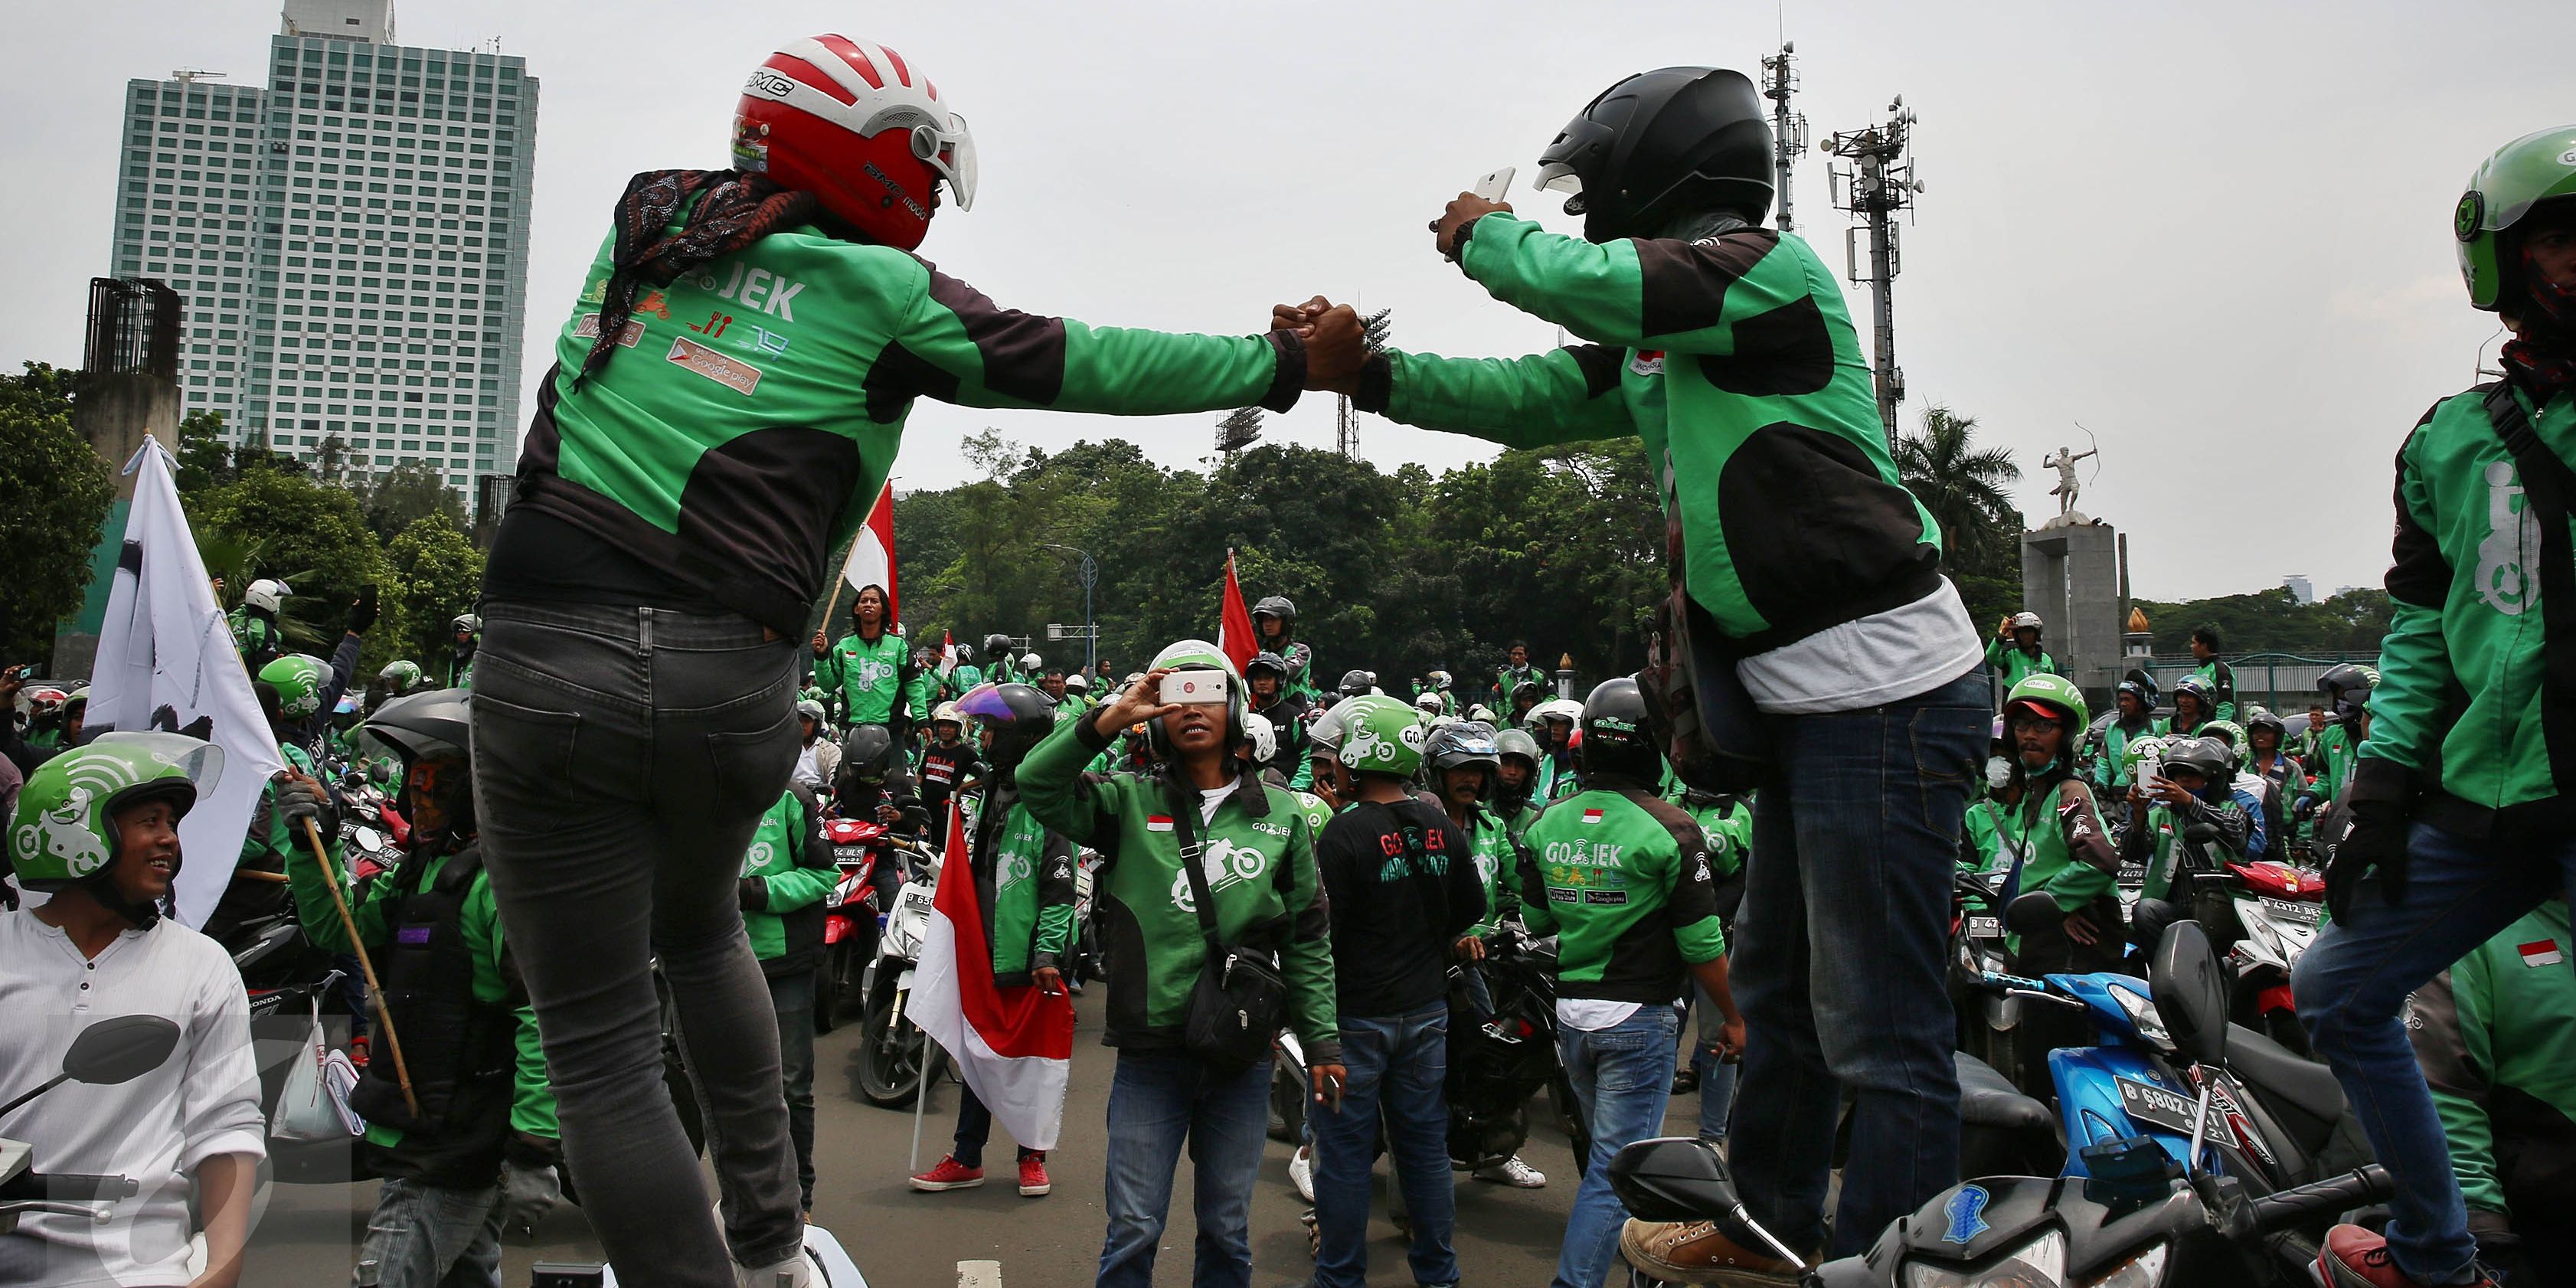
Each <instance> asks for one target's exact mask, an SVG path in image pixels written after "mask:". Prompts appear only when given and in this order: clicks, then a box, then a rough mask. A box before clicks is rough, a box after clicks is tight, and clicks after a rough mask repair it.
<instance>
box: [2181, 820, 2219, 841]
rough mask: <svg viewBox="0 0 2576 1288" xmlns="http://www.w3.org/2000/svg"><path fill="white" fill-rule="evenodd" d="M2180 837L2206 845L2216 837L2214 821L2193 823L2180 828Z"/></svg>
mask: <svg viewBox="0 0 2576 1288" xmlns="http://www.w3.org/2000/svg"><path fill="white" fill-rule="evenodd" d="M2182 839H2184V840H2186V841H2189V842H2191V843H2192V844H2194V845H2207V844H2209V843H2210V842H2212V841H2215V840H2217V839H2218V825H2217V824H2216V823H2194V824H2192V825H2190V826H2188V827H2186V828H2184V829H2183V830H2182Z"/></svg>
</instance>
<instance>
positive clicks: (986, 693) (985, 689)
mask: <svg viewBox="0 0 2576 1288" xmlns="http://www.w3.org/2000/svg"><path fill="white" fill-rule="evenodd" d="M954 705H955V706H956V708H957V714H959V715H963V716H973V717H974V718H976V719H978V720H999V721H1003V722H1005V723H1007V722H1009V721H1012V720H1017V719H1019V715H1018V713H1016V712H1014V711H1012V710H1011V704H1010V703H1008V702H1006V701H1004V700H1003V699H1002V686H1001V685H998V684H979V685H976V686H975V687H974V688H971V689H968V690H967V691H966V692H965V693H964V694H963V695H961V696H960V697H959V698H958V699H957V701H956V703H955V704H954Z"/></svg>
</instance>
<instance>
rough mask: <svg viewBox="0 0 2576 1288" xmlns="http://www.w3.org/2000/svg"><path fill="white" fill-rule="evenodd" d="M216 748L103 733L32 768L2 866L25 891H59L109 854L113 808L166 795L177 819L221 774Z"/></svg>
mask: <svg viewBox="0 0 2576 1288" xmlns="http://www.w3.org/2000/svg"><path fill="white" fill-rule="evenodd" d="M223 765H224V753H223V749H222V748H220V747H217V746H215V745H214V744H213V743H210V742H205V741H201V740H199V739H196V738H190V737H188V736H186V735H184V734H175V733H106V734H101V735H99V736H98V738H97V740H96V741H93V742H91V743H89V744H88V745H87V746H82V747H75V748H73V749H72V750H70V751H67V752H64V753H63V754H61V755H59V756H56V757H54V758H53V759H51V760H48V761H46V762H45V763H44V764H42V765H39V766H37V767H36V772H35V773H34V774H32V775H30V776H29V777H28V779H27V785H26V786H25V787H24V788H23V789H21V790H20V791H19V793H18V813H17V817H16V818H14V819H12V820H11V821H10V825H9V867H10V869H11V870H12V871H13V872H15V873H16V875H17V878H18V884H19V885H20V886H23V887H25V888H26V889H29V890H61V889H64V888H65V887H68V886H73V885H77V884H79V883H80V882H82V881H85V880H88V879H89V878H91V877H93V876H95V875H97V874H98V873H100V872H101V871H104V870H105V869H106V868H107V866H108V864H109V862H110V861H111V860H113V859H114V858H115V857H116V824H115V816H116V813H117V811H119V810H122V809H124V808H125V807H127V806H129V805H133V804H136V803H138V802H142V801H147V800H152V799H155V798H158V797H166V798H168V799H169V801H170V802H171V805H172V806H173V808H175V809H176V810H177V811H178V812H179V813H180V814H181V815H182V816H184V815H186V813H187V812H188V808H189V807H190V806H192V805H194V804H196V803H197V797H198V795H199V794H200V793H202V792H205V791H208V790H211V789H212V788H213V787H214V785H215V780H216V779H218V778H219V777H221V776H222V774H223Z"/></svg>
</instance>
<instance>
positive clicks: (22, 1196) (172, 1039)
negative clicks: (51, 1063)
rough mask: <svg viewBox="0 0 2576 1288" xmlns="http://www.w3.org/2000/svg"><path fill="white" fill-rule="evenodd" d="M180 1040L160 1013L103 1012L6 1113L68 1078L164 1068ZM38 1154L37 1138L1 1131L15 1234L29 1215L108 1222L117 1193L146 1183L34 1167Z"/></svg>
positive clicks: (6, 1202)
mask: <svg viewBox="0 0 2576 1288" xmlns="http://www.w3.org/2000/svg"><path fill="white" fill-rule="evenodd" d="M178 1047H179V1026H178V1025H177V1024H176V1023H174V1022H172V1021H170V1020H168V1019H165V1018H163V1017H161V1016H158V1015H120V1016H116V1017H114V1018H111V1019H104V1020H100V1021H98V1022H97V1023H95V1024H92V1025H90V1026H89V1027H88V1028H85V1029H82V1030H81V1032H80V1036H78V1037H75V1038H73V1039H72V1042H71V1046H70V1047H69V1048H68V1049H67V1050H65V1051H64V1052H63V1064H62V1072H61V1073H60V1074H59V1075H57V1076H55V1077H53V1078H50V1079H48V1080H46V1081H45V1082H43V1083H41V1084H39V1085H38V1086H37V1087H35V1088H34V1089H33V1090H31V1091H28V1092H26V1093H25V1094H23V1095H20V1096H19V1097H17V1098H16V1099H14V1100H11V1101H10V1102H9V1103H8V1104H6V1105H0V1118H5V1117H7V1116H8V1115H10V1114H12V1113H14V1112H16V1111H17V1110H18V1108H19V1107H20V1106H22V1105H24V1104H26V1103H27V1102H28V1101H31V1100H34V1099H35V1098H36V1097H38V1096H41V1095H43V1094H45V1093H46V1092H48V1091H51V1090H53V1089H54V1088H56V1087H59V1086H61V1085H63V1084H64V1083H66V1082H79V1083H86V1084H88V1085H90V1086H94V1087H112V1086H115V1085H117V1084H119V1083H126V1082H132V1081H134V1080H135V1079H136V1078H140V1077H142V1076H143V1075H145V1074H147V1073H150V1072H152V1071H153V1070H154V1069H158V1068H160V1067H161V1066H162V1065H163V1064H164V1063H166V1062H167V1061H168V1060H169V1059H170V1053H171V1052H173V1051H175V1050H177V1049H178ZM34 1161H35V1146H34V1145H32V1144H30V1143H28V1142H26V1141H21V1140H6V1139H0V1235H9V1234H15V1233H16V1232H17V1230H18V1222H19V1221H21V1220H23V1219H25V1218H27V1217H31V1216H64V1217H71V1218H74V1219H76V1220H85V1221H88V1222H89V1223H90V1224H92V1225H105V1224H107V1223H108V1222H109V1221H110V1220H111V1219H113V1218H114V1216H115V1208H116V1201H117V1200H118V1199H125V1198H132V1197H134V1196H135V1195H136V1194H138V1193H140V1192H141V1190H142V1186H141V1185H140V1183H138V1182H137V1181H136V1180H135V1178H133V1177H130V1176H94V1175H83V1174H78V1173H72V1172H51V1173H47V1172H38V1171H35V1170H34V1169H33V1167H32V1164H33V1163H34Z"/></svg>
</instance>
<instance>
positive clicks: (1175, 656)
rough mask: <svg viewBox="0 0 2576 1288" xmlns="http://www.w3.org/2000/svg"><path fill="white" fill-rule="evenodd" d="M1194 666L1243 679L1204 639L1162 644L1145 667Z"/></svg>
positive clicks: (1228, 661)
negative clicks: (1151, 661)
mask: <svg viewBox="0 0 2576 1288" xmlns="http://www.w3.org/2000/svg"><path fill="white" fill-rule="evenodd" d="M1032 656H1034V654H1033V655H1032ZM1195 666H1208V667H1214V668H1216V669H1217V670H1220V671H1223V672H1225V673H1226V675H1227V676H1229V677H1231V678H1232V679H1234V680H1235V681H1236V682H1238V683H1240V682H1241V681H1242V679H1243V677H1242V676H1241V675H1238V674H1236V673H1235V669H1234V662H1233V660H1232V659H1230V658H1228V657H1227V656H1226V655H1225V651H1224V650H1222V649H1220V648H1218V647H1217V646H1216V645H1214V644H1210V643H1208V642H1207V641H1206V640H1177V641H1174V642H1173V643H1170V644H1167V645H1164V646H1163V651H1162V652H1160V653H1157V654H1155V655H1154V661H1153V663H1152V664H1151V665H1149V666H1147V667H1146V668H1145V669H1146V670H1148V671H1158V670H1161V669H1163V668H1165V667H1172V668H1176V669H1177V668H1184V667H1195Z"/></svg>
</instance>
